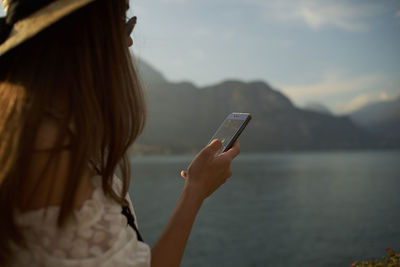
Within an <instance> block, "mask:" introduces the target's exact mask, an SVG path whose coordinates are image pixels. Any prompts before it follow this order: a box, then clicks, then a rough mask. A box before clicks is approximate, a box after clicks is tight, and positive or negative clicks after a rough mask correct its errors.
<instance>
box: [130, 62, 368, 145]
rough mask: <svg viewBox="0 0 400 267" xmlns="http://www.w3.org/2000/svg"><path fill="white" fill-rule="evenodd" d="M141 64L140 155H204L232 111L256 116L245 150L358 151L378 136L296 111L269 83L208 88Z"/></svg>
mask: <svg viewBox="0 0 400 267" xmlns="http://www.w3.org/2000/svg"><path fill="white" fill-rule="evenodd" d="M143 63H144V62H143V61H141V62H140V66H139V70H140V72H141V77H142V79H143V84H144V85H145V92H146V98H147V103H148V110H149V114H148V121H147V125H146V128H145V130H144V133H143V134H142V136H141V137H140V138H139V140H138V142H137V144H138V145H137V146H136V149H137V151H140V152H143V151H144V152H153V153H158V152H161V153H185V152H195V151H198V149H200V148H201V147H203V146H204V145H205V144H207V142H208V141H209V139H210V137H211V136H212V134H213V133H214V131H215V130H216V129H217V128H218V126H219V124H220V123H221V122H222V121H223V119H224V118H225V117H226V116H227V115H228V114H229V113H231V112H250V113H251V114H252V116H253V119H252V121H251V122H250V124H249V126H248V128H247V129H246V130H245V131H244V133H243V134H242V136H241V138H240V140H241V144H242V150H243V151H253V152H254V151H260V152H261V151H271V150H319V149H357V148H364V147H372V146H373V145H374V140H373V138H372V137H371V136H370V135H369V134H368V133H366V132H365V131H364V130H363V129H361V128H360V127H359V126H357V125H355V124H354V123H353V122H352V121H351V120H350V119H349V118H348V117H335V116H332V115H330V114H323V113H319V112H318V113H317V112H313V111H308V110H303V109H299V108H296V107H295V106H294V105H293V104H292V102H291V101H290V100H289V99H288V98H287V97H286V96H284V95H283V94H282V93H280V92H279V91H277V90H274V89H273V88H271V87H270V86H269V85H268V84H266V83H264V82H260V81H255V82H249V83H245V82H240V81H225V82H222V83H219V84H216V85H213V86H208V87H205V88H197V87H196V86H195V85H193V84H191V83H188V82H183V83H171V82H168V81H167V80H165V79H164V77H163V76H162V75H161V74H160V73H159V72H158V71H156V70H154V69H153V68H152V67H150V65H148V64H143Z"/></svg>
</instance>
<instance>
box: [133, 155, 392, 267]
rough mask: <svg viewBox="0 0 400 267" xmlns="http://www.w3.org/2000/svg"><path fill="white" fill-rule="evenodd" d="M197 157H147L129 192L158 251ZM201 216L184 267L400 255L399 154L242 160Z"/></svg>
mask: <svg viewBox="0 0 400 267" xmlns="http://www.w3.org/2000/svg"><path fill="white" fill-rule="evenodd" d="M191 159H192V157H187V156H168V157H161V156H160V157H142V158H134V159H133V163H132V176H133V177H132V184H131V190H130V193H131V195H132V197H133V199H134V203H135V209H136V213H137V216H138V221H139V224H140V229H141V232H142V235H143V238H144V239H145V241H146V242H147V243H148V244H150V245H151V246H152V245H153V244H154V243H155V241H156V239H157V237H158V236H159V235H160V233H161V231H162V228H163V226H164V225H165V223H166V222H167V220H168V217H169V214H170V212H171V211H172V209H173V207H174V204H175V202H176V200H177V198H178V196H179V193H180V191H181V190H182V187H183V184H184V180H183V179H182V178H180V175H179V173H180V170H182V169H185V168H186V167H187V165H188V164H189V163H190V161H191ZM232 169H233V176H232V178H231V179H230V180H228V182H227V183H226V184H225V185H223V186H222V187H221V188H220V189H219V190H218V191H217V192H216V193H215V194H214V195H213V196H211V197H210V198H208V199H207V200H206V201H205V202H204V205H203V207H202V208H201V210H200V212H199V214H198V217H197V220H196V222H195V224H194V226H193V230H192V233H191V236H190V239H189V242H188V246H187V248H186V251H185V255H184V258H183V261H182V266H184V267H185V266H350V264H351V263H352V262H354V261H355V260H368V259H378V258H381V257H382V256H384V255H386V251H385V248H387V247H390V248H392V249H394V250H395V251H396V252H398V251H400V190H399V189H400V151H384V152H376V151H375V152H365V151H364V152H326V153H320V152H310V153H276V154H257V155H243V154H242V155H240V156H239V157H238V158H237V159H235V161H234V162H233V165H232Z"/></svg>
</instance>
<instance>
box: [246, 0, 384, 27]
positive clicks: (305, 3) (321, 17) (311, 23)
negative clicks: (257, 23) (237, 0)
mask: <svg viewBox="0 0 400 267" xmlns="http://www.w3.org/2000/svg"><path fill="white" fill-rule="evenodd" d="M244 1H245V2H247V3H253V4H255V5H257V6H260V7H261V8H262V9H263V10H264V12H265V16H266V18H267V19H271V18H272V19H277V20H280V21H291V22H302V23H304V24H306V25H307V26H308V27H309V28H311V29H313V30H320V29H322V28H328V27H331V28H338V29H342V30H345V31H349V32H365V31H368V30H369V25H368V22H367V19H368V18H370V17H373V16H376V15H378V14H379V13H380V12H381V10H382V8H381V7H380V6H378V5H373V4H370V3H357V4H355V3H351V2H350V1H344V0H298V1H292V0H270V1H265V0H244Z"/></svg>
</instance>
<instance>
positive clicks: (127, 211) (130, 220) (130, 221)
mask: <svg viewBox="0 0 400 267" xmlns="http://www.w3.org/2000/svg"><path fill="white" fill-rule="evenodd" d="M122 214H123V215H124V216H125V217H126V219H127V220H128V224H129V226H130V227H132V229H133V230H134V231H135V232H136V234H137V238H138V240H139V241H142V242H143V238H142V236H141V235H140V233H139V230H138V229H137V227H136V225H135V217H133V215H132V213H131V210H130V209H129V207H128V206H123V207H122Z"/></svg>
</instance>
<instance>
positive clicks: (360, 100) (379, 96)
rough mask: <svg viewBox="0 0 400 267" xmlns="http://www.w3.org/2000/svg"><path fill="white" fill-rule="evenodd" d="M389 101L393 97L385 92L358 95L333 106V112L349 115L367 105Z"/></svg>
mask: <svg viewBox="0 0 400 267" xmlns="http://www.w3.org/2000/svg"><path fill="white" fill-rule="evenodd" d="M391 99H393V97H392V96H389V94H388V93H387V92H385V91H381V92H372V93H369V94H367V93H364V94H359V95H357V96H356V97H354V98H352V99H350V100H348V101H346V102H341V103H337V104H336V105H334V112H335V113H336V114H349V113H351V112H353V111H356V110H358V109H360V108H362V107H364V106H366V105H367V104H370V103H374V102H382V101H389V100H391Z"/></svg>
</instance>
